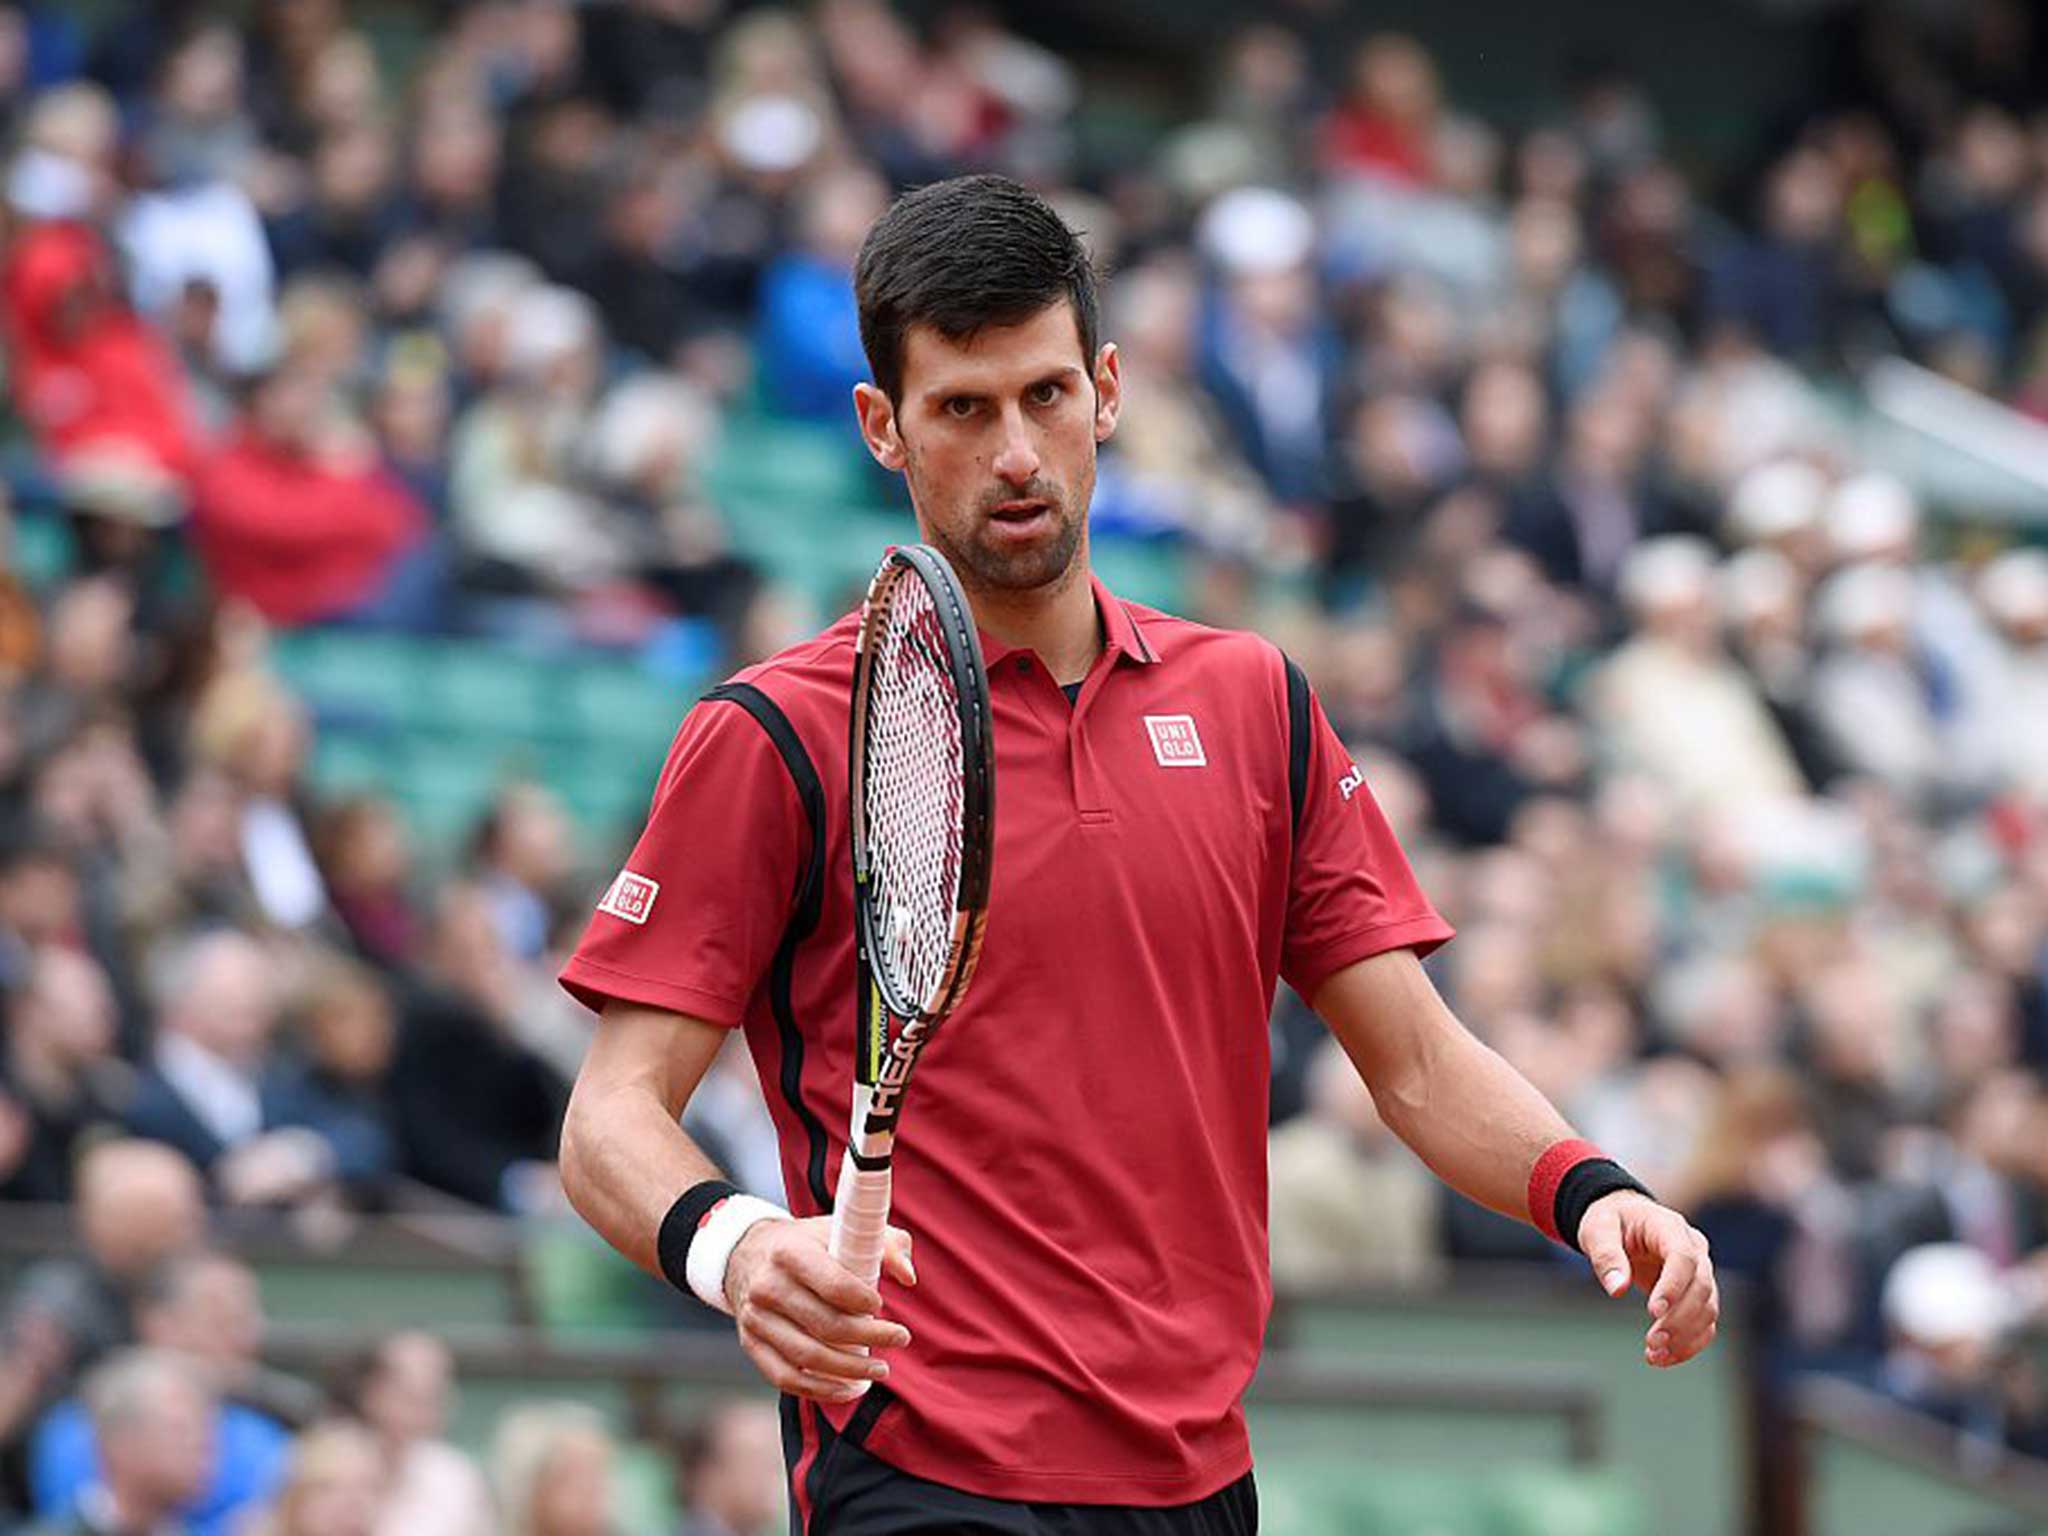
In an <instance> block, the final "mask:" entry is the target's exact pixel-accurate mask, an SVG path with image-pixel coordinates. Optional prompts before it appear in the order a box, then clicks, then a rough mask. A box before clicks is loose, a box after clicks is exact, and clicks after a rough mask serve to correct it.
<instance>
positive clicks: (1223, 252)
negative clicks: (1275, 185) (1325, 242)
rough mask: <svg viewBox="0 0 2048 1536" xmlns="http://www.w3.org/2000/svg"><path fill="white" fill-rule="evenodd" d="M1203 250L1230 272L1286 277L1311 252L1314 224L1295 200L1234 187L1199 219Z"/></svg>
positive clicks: (1269, 191)
mask: <svg viewBox="0 0 2048 1536" xmlns="http://www.w3.org/2000/svg"><path fill="white" fill-rule="evenodd" d="M1200 233H1201V244H1202V249H1203V250H1205V251H1207V252H1208V253H1209V255H1210V256H1211V257H1213V258H1214V259H1215V261H1216V262H1217V264H1218V265H1219V266H1222V267H1224V268H1226V269H1227V270H1229V271H1231V272H1237V273H1243V274H1246V275H1254V274H1260V273H1272V272H1290V271H1292V270H1293V269H1294V268H1296V267H1298V266H1300V265H1301V264H1302V263H1303V262H1304V261H1306V260H1308V256H1309V252H1310V251H1312V250H1313V249H1314V248H1315V243H1316V221H1315V218H1314V216H1313V215H1312V214H1310V213H1309V211H1308V209H1307V208H1305V207H1303V206H1302V205H1301V203H1300V201H1299V200H1297V199H1295V198H1292V197H1289V196H1288V195H1287V194H1286V193H1285V192H1276V191H1274V190H1273V189H1272V188H1271V187H1238V188H1237V189H1236V190H1234V191H1230V192H1226V193H1224V194H1223V195H1222V196H1221V197H1219V198H1217V199H1216V201H1215V202H1213V203H1211V204H1210V205H1209V207H1208V210H1207V211H1206V212H1204V213H1203V215H1202V223H1201V232H1200Z"/></svg>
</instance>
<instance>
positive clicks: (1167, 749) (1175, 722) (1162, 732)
mask: <svg viewBox="0 0 2048 1536" xmlns="http://www.w3.org/2000/svg"><path fill="white" fill-rule="evenodd" d="M1145 729H1146V731H1147V732H1148V733H1150V735H1151V737H1152V755H1153V756H1154V757H1156V758H1158V759H1159V766H1160V767H1162V768H1206V767H1208V766H1209V759H1208V756H1207V755H1206V754H1205V753H1204V752H1203V751H1202V737H1201V733H1200V732H1198V731H1197V730H1196V729H1195V717H1194V716H1193V715H1147V716H1146V717H1145Z"/></svg>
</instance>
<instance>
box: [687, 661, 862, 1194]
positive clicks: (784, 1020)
mask: <svg viewBox="0 0 2048 1536" xmlns="http://www.w3.org/2000/svg"><path fill="white" fill-rule="evenodd" d="M704 699H705V702H706V703H709V702H711V701H713V700H721V701H723V702H725V703H727V704H737V705H739V707H740V708H741V709H744V710H745V711H746V712H747V713H748V714H750V715H752V716H753V717H754V719H755V721H756V722H758V723H759V725H760V727H761V729H762V730H764V731H766V732H767V733H768V739H769V741H771V742H773V743H774V745H775V750H776V751H777V752H778V753H780V754H781V756H782V765H783V767H785V768H787V769H788V770H789V778H790V782H791V783H792V784H794V785H795V786H796V795H797V799H798V800H799V801H800V802H802V804H803V808H804V819H805V821H807V822H808V823H809V824H810V829H811V857H810V862H809V864H807V865H806V866H805V869H804V874H803V880H802V882H801V883H800V884H799V885H798V886H797V892H796V909H795V911H794V912H793V913H792V914H791V915H790V919H789V926H788V927H787V928H785V929H783V931H782V942H781V943H780V944H778V945H776V947H775V961H774V964H773V966H772V967H771V969H770V971H769V973H768V986H769V1000H770V1002H771V1004H772V1005H773V1007H774V1010H775V1023H776V1027H777V1029H778V1031H779V1032H780V1034H781V1036H782V1078H781V1082H780V1085H779V1086H780V1087H781V1089H782V1097H783V1099H784V1100H785V1101H786V1102H787V1103H788V1105H789V1108H790V1113H792V1114H793V1115H795V1116H796V1118H797V1123H798V1124H799V1125H801V1126H802V1127H803V1128H804V1136H805V1139H806V1140H807V1141H808V1143H809V1146H810V1157H809V1159H808V1166H807V1168H806V1181H807V1182H808V1183H809V1185H810V1188H811V1198H812V1199H813V1200H815V1201H816V1202H817V1203H818V1209H819V1210H821V1211H830V1210H831V1209H832V1187H831V1185H830V1184H829V1183H827V1182H826V1179H825V1127H824V1126H823V1125H822V1124H821V1123H820V1122H819V1120H818V1117H817V1116H816V1115H815V1114H813V1113H811V1108H810V1106H809V1105H808V1104H806V1103H804V1096H803V1080H804V1037H803V1031H801V1030H800V1029H798V1028H797V1024H796V1005H795V1002H794V1000H793V998H792V995H791V981H792V977H793V975H794V973H795V970H796V952H797V948H798V946H799V945H801V944H802V943H803V941H804V940H805V939H807V938H809V937H810V936H811V933H812V930H814V929H815V928H816V927H817V926H818V914H819V912H820V911H821V910H822V909H823V907H824V902H825V786H824V784H823V782H822V781H821V780H820V779H819V778H818V767H817V764H815V763H813V762H812V761H811V754H810V753H809V752H807V751H806V750H805V749H804V744H803V740H802V738H801V737H799V736H798V735H797V733H796V727H795V726H793V725H791V724H790V723H789V716H787V715H785V714H784V713H783V712H782V706H781V705H779V704H777V703H776V702H775V701H774V700H773V699H771V698H769V697H768V695H767V694H765V693H763V692H762V691H761V690H760V689H758V688H756V687H755V686H754V685H753V684H752V683H720V684H719V685H718V686H717V687H716V688H714V689H712V690H711V691H710V692H709V693H707V694H705V695H704Z"/></svg>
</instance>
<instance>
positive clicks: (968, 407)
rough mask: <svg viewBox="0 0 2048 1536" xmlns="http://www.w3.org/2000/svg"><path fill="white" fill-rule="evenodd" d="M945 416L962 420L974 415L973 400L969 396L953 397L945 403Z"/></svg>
mask: <svg viewBox="0 0 2048 1536" xmlns="http://www.w3.org/2000/svg"><path fill="white" fill-rule="evenodd" d="M946 414H947V415H948V416H957V417H960V418H961V419H962V420H965V419H966V418H967V417H969V416H972V415H973V414H974V399H973V397H972V396H970V395H954V396H952V397H951V398H950V399H948V400H947V401H946Z"/></svg>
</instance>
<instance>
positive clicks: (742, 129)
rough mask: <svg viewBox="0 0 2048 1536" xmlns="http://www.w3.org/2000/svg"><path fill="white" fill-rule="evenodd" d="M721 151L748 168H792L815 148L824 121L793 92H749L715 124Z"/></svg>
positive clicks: (775, 170)
mask: <svg viewBox="0 0 2048 1536" xmlns="http://www.w3.org/2000/svg"><path fill="white" fill-rule="evenodd" d="M718 138H719V142H720V143H721V144H723V145H724V146H725V152H726V153H727V154H729V155H731V156H732V158H733V159H734V160H736V161H738V162H739V163H740V164H741V165H743V166H745V167H746V168H747V169H748V170H750V171H762V172H767V173H770V174H775V173H780V172H787V171H794V170H797V169H799V168H800V167H802V166H803V164H804V163H805V162H806V161H808V160H809V159H810V158H811V156H813V155H815V154H816V153H817V152H818V146H819V145H820V144H822V143H823V142H824V141H825V125H824V124H823V123H822V122H820V121H819V120H818V114H817V111H816V109H815V108H813V107H812V106H811V104H810V103H809V102H807V101H801V100H799V99H798V98H796V97H794V96H783V95H766V96H749V97H748V98H747V99H746V100H745V101H743V102H741V103H740V104H739V105H738V106H737V107H735V108H734V109H733V110H732V111H730V112H728V113H727V114H726V115H725V120H724V121H723V122H721V123H720V124H719V126H718Z"/></svg>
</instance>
